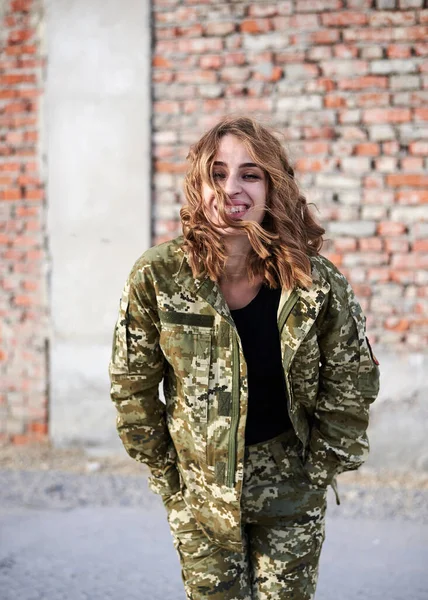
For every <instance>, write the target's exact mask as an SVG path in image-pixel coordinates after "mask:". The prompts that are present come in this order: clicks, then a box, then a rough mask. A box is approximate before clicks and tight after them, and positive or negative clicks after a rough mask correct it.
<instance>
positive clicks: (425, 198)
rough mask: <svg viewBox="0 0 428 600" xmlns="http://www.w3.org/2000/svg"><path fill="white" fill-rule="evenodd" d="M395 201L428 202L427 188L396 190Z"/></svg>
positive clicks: (399, 202) (401, 202)
mask: <svg viewBox="0 0 428 600" xmlns="http://www.w3.org/2000/svg"><path fill="white" fill-rule="evenodd" d="M427 179H428V178H427ZM397 202H398V204H425V203H427V202H428V190H408V191H407V190H406V191H402V192H398V194H397Z"/></svg>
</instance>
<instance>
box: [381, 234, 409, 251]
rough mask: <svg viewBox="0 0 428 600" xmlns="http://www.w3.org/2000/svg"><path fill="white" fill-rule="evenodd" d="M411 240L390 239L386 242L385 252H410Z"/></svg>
mask: <svg viewBox="0 0 428 600" xmlns="http://www.w3.org/2000/svg"><path fill="white" fill-rule="evenodd" d="M409 245H410V244H409V240H407V239H406V238H396V237H392V238H388V239H386V240H385V250H386V251H387V252H391V253H396V252H408V251H409Z"/></svg>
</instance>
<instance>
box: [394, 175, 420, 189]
mask: <svg viewBox="0 0 428 600" xmlns="http://www.w3.org/2000/svg"><path fill="white" fill-rule="evenodd" d="M386 183H387V185H389V186H391V187H402V186H409V187H428V175H410V174H394V175H387V177H386Z"/></svg>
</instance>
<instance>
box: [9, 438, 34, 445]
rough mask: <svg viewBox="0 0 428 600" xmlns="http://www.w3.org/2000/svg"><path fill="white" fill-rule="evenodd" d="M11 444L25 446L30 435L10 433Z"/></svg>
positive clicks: (29, 441)
mask: <svg viewBox="0 0 428 600" xmlns="http://www.w3.org/2000/svg"><path fill="white" fill-rule="evenodd" d="M11 440H12V444H14V445H15V446H25V445H26V444H30V443H31V437H30V436H29V435H12V436H11Z"/></svg>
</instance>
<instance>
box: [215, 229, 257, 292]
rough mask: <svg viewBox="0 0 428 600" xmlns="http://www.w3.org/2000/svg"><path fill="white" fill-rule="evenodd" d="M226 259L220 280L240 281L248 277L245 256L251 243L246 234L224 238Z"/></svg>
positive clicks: (246, 256)
mask: <svg viewBox="0 0 428 600" xmlns="http://www.w3.org/2000/svg"><path fill="white" fill-rule="evenodd" d="M225 246H226V253H227V261H226V266H225V269H224V273H223V275H222V277H221V280H223V281H224V280H226V281H242V280H244V279H248V274H247V258H248V254H249V253H250V250H251V244H250V242H249V241H248V238H247V236H239V237H238V236H236V237H233V238H232V237H231V238H229V239H227V240H226V243H225Z"/></svg>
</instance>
